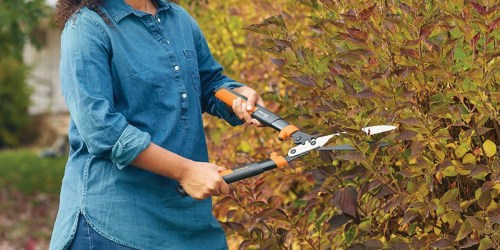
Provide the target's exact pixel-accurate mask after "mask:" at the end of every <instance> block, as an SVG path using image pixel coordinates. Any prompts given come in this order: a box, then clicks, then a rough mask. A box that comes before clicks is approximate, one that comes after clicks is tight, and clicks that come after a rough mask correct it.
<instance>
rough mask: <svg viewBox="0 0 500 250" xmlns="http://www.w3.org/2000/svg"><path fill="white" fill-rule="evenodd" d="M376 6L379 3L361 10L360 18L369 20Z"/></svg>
mask: <svg viewBox="0 0 500 250" xmlns="http://www.w3.org/2000/svg"><path fill="white" fill-rule="evenodd" d="M376 6H377V4H376V3H375V4H374V5H372V6H371V7H369V8H367V9H364V10H363V11H361V13H359V19H361V20H362V21H366V20H368V18H370V16H371V15H372V14H373V10H374V9H375V7H376Z"/></svg>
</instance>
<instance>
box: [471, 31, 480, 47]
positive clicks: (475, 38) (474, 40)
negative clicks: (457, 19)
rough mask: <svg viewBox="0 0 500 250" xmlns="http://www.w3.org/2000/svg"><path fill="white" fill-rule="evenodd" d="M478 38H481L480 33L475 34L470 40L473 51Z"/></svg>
mask: <svg viewBox="0 0 500 250" xmlns="http://www.w3.org/2000/svg"><path fill="white" fill-rule="evenodd" d="M480 37H481V31H479V32H477V34H476V35H475V36H474V37H473V38H472V40H471V47H472V49H473V50H476V44H477V41H478V40H479V38H480Z"/></svg>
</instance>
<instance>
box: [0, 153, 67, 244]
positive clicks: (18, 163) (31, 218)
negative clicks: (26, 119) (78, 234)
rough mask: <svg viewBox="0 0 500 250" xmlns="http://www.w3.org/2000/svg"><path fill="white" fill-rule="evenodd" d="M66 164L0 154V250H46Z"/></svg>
mask: <svg viewBox="0 0 500 250" xmlns="http://www.w3.org/2000/svg"><path fill="white" fill-rule="evenodd" d="M66 160H67V159H66V158H39V157H38V155H37V154H36V152H34V151H33V150H29V149H22V150H16V151H0V249H12V248H15V249H48V244H49V240H50V235H51V232H52V226H53V225H54V220H55V217H56V213H57V207H58V204H59V191H60V188H61V180H62V177H63V174H64V165H65V163H66Z"/></svg>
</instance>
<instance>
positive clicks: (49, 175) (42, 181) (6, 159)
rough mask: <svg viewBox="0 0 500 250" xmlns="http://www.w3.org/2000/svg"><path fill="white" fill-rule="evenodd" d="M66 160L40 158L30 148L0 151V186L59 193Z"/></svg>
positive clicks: (33, 192) (29, 192)
mask: <svg viewBox="0 0 500 250" xmlns="http://www.w3.org/2000/svg"><path fill="white" fill-rule="evenodd" d="M66 160H67V158H66V157H60V158H40V157H39V156H38V154H37V152H36V151H34V150H30V149H22V150H15V151H11V150H7V151H0V187H2V188H3V187H8V188H12V189H15V190H18V191H20V192H23V193H26V194H35V193H45V194H59V191H60V188H61V181H62V177H63V174H64V166H65V164H66Z"/></svg>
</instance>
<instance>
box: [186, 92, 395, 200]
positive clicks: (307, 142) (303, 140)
mask: <svg viewBox="0 0 500 250" xmlns="http://www.w3.org/2000/svg"><path fill="white" fill-rule="evenodd" d="M215 96H216V97H217V98H218V99H219V100H221V101H222V102H224V103H225V104H227V105H229V106H231V105H232V104H233V100H235V99H236V98H238V97H241V99H242V100H244V101H246V100H247V98H246V97H244V96H242V95H240V94H239V93H237V92H235V91H233V90H232V89H229V88H220V89H218V90H216V92H215ZM250 113H251V116H252V118H255V119H257V120H258V121H259V122H260V123H261V124H262V125H265V126H269V127H271V128H273V129H275V130H277V131H278V132H279V134H278V140H280V141H284V140H286V139H288V138H292V140H293V142H294V143H295V145H296V146H295V147H293V148H291V149H290V150H289V151H288V154H287V155H286V156H281V155H279V154H278V153H272V154H271V157H270V158H269V159H267V160H263V161H260V162H253V163H249V164H246V165H243V166H238V167H235V168H232V169H228V170H225V171H222V172H220V175H221V176H222V178H223V179H224V181H225V182H226V183H228V184H229V183H233V182H236V181H240V180H243V179H246V178H250V177H253V176H256V175H259V174H262V173H264V172H266V171H269V170H272V169H275V168H282V167H285V166H288V163H289V162H291V161H293V160H296V159H298V158H301V157H303V156H305V155H307V154H308V153H309V152H311V151H316V150H321V151H325V150H326V151H338V150H356V149H355V148H354V147H353V146H352V145H334V146H327V147H324V145H326V144H327V142H328V141H329V140H330V139H331V138H333V137H334V136H339V135H341V134H345V132H339V133H334V134H331V135H325V136H315V135H311V134H308V133H305V132H303V131H301V130H300V129H299V128H297V127H296V126H294V125H292V124H290V123H288V122H287V121H285V120H284V119H283V118H281V117H280V116H278V115H276V114H275V113H273V112H271V111H269V110H268V109H266V108H264V107H262V106H260V105H258V104H257V105H256V106H255V107H254V109H253V110H252V111H250ZM394 129H396V127H395V126H390V125H377V126H370V127H365V128H362V129H361V130H362V131H363V132H365V133H366V134H368V135H375V134H380V133H384V132H388V131H392V130H394ZM387 145H388V144H387V143H386V144H381V146H387ZM177 191H178V192H179V193H180V194H181V195H183V196H188V194H187V193H186V192H185V191H184V189H183V188H182V187H181V186H178V187H177Z"/></svg>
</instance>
